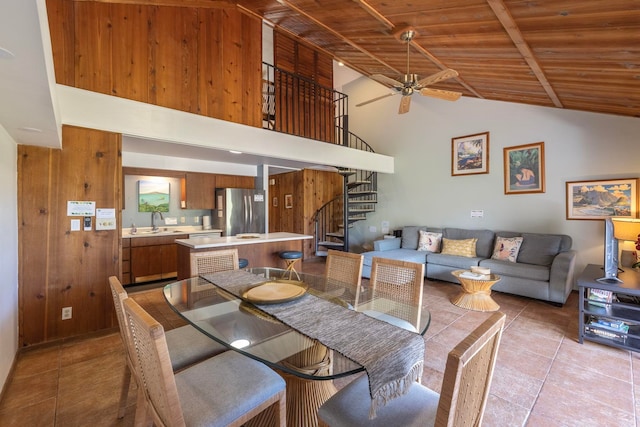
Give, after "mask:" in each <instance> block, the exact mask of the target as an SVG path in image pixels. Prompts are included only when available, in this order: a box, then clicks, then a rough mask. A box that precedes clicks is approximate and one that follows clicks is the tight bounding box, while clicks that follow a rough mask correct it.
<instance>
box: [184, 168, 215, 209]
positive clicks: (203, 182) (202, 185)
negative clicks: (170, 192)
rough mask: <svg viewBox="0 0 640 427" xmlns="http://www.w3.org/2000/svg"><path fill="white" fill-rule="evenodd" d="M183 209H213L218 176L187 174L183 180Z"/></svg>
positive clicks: (196, 173)
mask: <svg viewBox="0 0 640 427" xmlns="http://www.w3.org/2000/svg"><path fill="white" fill-rule="evenodd" d="M181 187H182V193H181V194H182V195H181V199H180V207H181V208H182V209H212V208H213V205H214V190H215V188H216V175H214V174H209V173H198V172H186V173H185V176H184V178H183V179H182V180H181Z"/></svg>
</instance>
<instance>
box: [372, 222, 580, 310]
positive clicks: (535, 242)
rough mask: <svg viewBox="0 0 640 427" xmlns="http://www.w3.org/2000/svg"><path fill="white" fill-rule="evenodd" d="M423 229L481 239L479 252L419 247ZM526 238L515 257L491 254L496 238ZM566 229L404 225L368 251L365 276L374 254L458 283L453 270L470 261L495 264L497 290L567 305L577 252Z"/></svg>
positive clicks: (452, 236) (458, 237)
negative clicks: (444, 251) (469, 254)
mask: <svg viewBox="0 0 640 427" xmlns="http://www.w3.org/2000/svg"><path fill="white" fill-rule="evenodd" d="M419 230H424V231H429V232H434V233H442V237H443V238H447V239H451V240H462V239H470V238H477V239H478V241H477V242H476V256H475V257H465V256H457V255H447V254H442V253H436V252H426V251H418V250H417V249H418V240H419ZM498 236H500V237H506V238H509V237H518V236H519V237H522V238H523V240H522V245H521V246H520V250H519V252H518V256H517V259H516V262H511V261H504V260H498V259H492V258H491V255H492V254H493V249H494V244H495V239H496V237H498ZM571 244H572V240H571V237H570V236H567V235H564V234H543V233H519V232H510V231H495V232H494V231H491V230H471V229H462V228H433V227H420V226H411V227H404V228H403V230H402V237H401V238H400V237H396V238H393V239H383V240H378V241H375V242H374V250H373V251H371V252H365V253H363V254H362V255H363V256H364V266H363V270H362V275H363V277H366V278H369V277H370V276H371V262H372V259H373V257H382V258H393V259H399V260H403V261H411V262H418V263H424V264H425V276H426V277H427V278H429V279H435V280H443V281H447V282H454V283H459V282H458V280H457V278H455V277H454V276H453V275H452V274H451V272H452V271H455V270H460V269H465V270H468V269H469V268H470V267H471V266H476V265H477V266H482V267H487V268H490V269H491V272H492V273H493V274H497V275H499V276H500V277H501V280H500V281H499V282H497V283H496V284H495V285H493V287H492V289H493V290H496V291H500V292H506V293H510V294H515V295H521V296H525V297H530V298H535V299H539V300H543V301H548V302H551V303H555V304H557V305H562V304H564V303H565V302H566V300H567V297H568V296H569V293H570V292H571V290H572V289H573V270H574V266H575V260H576V251H574V250H571Z"/></svg>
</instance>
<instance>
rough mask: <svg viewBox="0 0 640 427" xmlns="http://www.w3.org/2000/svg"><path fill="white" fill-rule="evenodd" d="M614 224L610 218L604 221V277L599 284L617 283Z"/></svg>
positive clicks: (616, 245)
mask: <svg viewBox="0 0 640 427" xmlns="http://www.w3.org/2000/svg"><path fill="white" fill-rule="evenodd" d="M614 227H615V226H614V223H613V220H612V219H611V218H605V220H604V277H601V278H599V279H598V281H599V282H605V283H607V282H609V283H618V282H622V280H620V279H618V239H616V237H615V229H614Z"/></svg>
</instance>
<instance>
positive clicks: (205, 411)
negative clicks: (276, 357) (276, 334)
mask: <svg viewBox="0 0 640 427" xmlns="http://www.w3.org/2000/svg"><path fill="white" fill-rule="evenodd" d="M175 380H176V387H177V389H178V395H179V396H180V406H181V407H182V412H183V416H184V421H185V425H187V426H203V425H207V426H210V427H215V426H226V425H229V424H230V423H232V422H233V421H235V420H236V419H238V418H240V417H242V416H243V415H244V414H246V413H247V412H248V411H249V410H251V409H253V408H255V407H257V406H259V405H260V404H262V403H263V402H264V401H266V400H267V399H269V398H270V397H271V396H274V395H275V394H277V393H279V392H281V391H283V390H285V387H286V386H285V382H284V380H283V379H282V377H280V375H278V374H276V373H275V371H273V370H271V369H270V368H269V367H267V366H266V365H264V364H262V363H260V362H257V361H255V360H253V359H250V358H248V357H247V356H244V355H242V354H240V353H237V352H235V351H227V352H225V353H223V354H220V355H219V356H216V357H213V358H211V359H207V360H205V361H204V362H202V363H198V364H197V365H193V366H191V367H189V368H188V369H185V370H183V371H181V372H178V373H177V374H175ZM212 393H214V394H215V399H211V394H212ZM211 420H215V422H214V423H213V424H211Z"/></svg>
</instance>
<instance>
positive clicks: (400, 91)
mask: <svg viewBox="0 0 640 427" xmlns="http://www.w3.org/2000/svg"><path fill="white" fill-rule="evenodd" d="M415 35H416V32H415V31H414V30H407V31H403V32H402V33H401V34H400V39H401V40H402V41H404V42H406V43H407V74H405V75H404V76H403V78H402V81H399V80H394V79H392V78H390V77H387V76H384V75H382V74H372V75H371V76H370V77H371V78H372V79H373V80H376V81H378V82H380V83H382V84H385V85H390V86H392V87H393V89H394V90H395V92H394V93H388V94H386V95H382V96H379V97H377V98H373V99H370V100H368V101H365V102H361V103H360V104H357V105H356V107H360V106H363V105H366V104H370V103H372V102H375V101H379V100H381V99H384V98H387V97H389V96H393V95H402V99H401V100H400V108H399V110H398V114H404V113H407V112H408V111H409V107H410V105H411V95H413V94H414V93H416V92H417V93H419V94H420V95H424V96H431V97H434V98H438V99H444V100H447V101H456V100H457V99H458V98H460V96H461V95H462V94H461V93H460V92H452V91H448V90H440V89H432V88H428V87H427V86H429V85H432V84H434V83H437V82H440V81H442V80H446V79H450V78H452V77H456V76H457V75H458V72H457V71H456V70H452V69H450V68H447V69H445V70H442V71H439V72H437V73H435V74H432V75H430V76H428V77H425V78H424V79H420V80H418V75H417V74H411V72H410V71H409V47H410V44H411V40H413V38H414V37H415Z"/></svg>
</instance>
